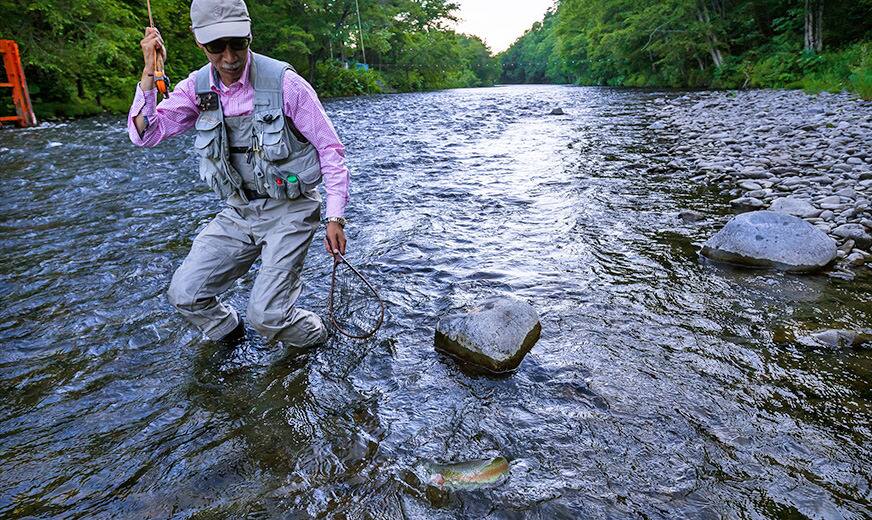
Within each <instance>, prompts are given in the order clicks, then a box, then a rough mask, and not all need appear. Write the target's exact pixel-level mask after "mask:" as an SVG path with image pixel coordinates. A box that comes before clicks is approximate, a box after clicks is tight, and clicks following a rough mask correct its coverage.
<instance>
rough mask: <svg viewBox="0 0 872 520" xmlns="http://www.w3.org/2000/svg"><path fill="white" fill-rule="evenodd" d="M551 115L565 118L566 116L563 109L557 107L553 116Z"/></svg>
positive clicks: (552, 113) (552, 111) (553, 111)
mask: <svg viewBox="0 0 872 520" xmlns="http://www.w3.org/2000/svg"><path fill="white" fill-rule="evenodd" d="M550 115H552V116H563V115H566V113H565V112H564V111H563V109H562V108H560V107H557V108H555V109H553V110H551V114H550Z"/></svg>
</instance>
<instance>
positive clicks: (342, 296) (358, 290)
mask: <svg viewBox="0 0 872 520" xmlns="http://www.w3.org/2000/svg"><path fill="white" fill-rule="evenodd" d="M336 255H337V256H338V257H339V260H338V261H334V262H333V273H332V275H331V276H330V294H329V295H328V297H327V314H328V316H329V317H330V322H331V323H332V324H333V327H335V328H336V331H337V332H339V333H340V334H342V335H343V336H346V337H349V338H352V339H367V338H369V337H371V336H372V335H374V334H375V333H376V332H377V331H378V329H379V328H380V327H381V325H382V323H383V322H384V319H385V302H384V300H382V299H381V297H380V296H379V295H378V291H376V290H375V287H373V286H372V284H371V283H369V280H367V279H366V277H364V276H363V275H362V274H361V273H360V271H358V270H357V269H356V268H355V267H354V266H353V265H351V264H350V263H349V262H348V260H346V259H345V257H344V256H342V253H336Z"/></svg>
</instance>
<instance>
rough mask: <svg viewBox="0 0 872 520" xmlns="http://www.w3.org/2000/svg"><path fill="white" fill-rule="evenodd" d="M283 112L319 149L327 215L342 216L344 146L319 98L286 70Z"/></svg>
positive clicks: (345, 178)
mask: <svg viewBox="0 0 872 520" xmlns="http://www.w3.org/2000/svg"><path fill="white" fill-rule="evenodd" d="M282 91H283V95H284V113H285V115H286V116H288V117H290V118H291V120H293V122H294V125H295V126H296V127H297V130H299V131H300V132H301V133H302V134H303V135H304V136H305V137H306V139H308V140H309V142H311V143H312V145H313V146H314V147H315V149H316V150H318V158H319V159H320V161H321V174H322V175H323V180H324V190H325V191H326V192H327V216H328V217H341V216H343V215H344V214H345V206H346V205H347V204H348V184H349V178H348V177H349V176H348V168H347V167H346V166H345V147H344V146H342V143H341V142H340V141H339V136H338V135H337V134H336V130H335V129H334V128H333V123H331V122H330V118H329V117H327V113H326V112H324V107H323V106H322V105H321V101H320V100H319V99H318V95H317V94H316V93H315V90H314V89H313V88H312V86H311V85H309V83H308V82H307V81H306V80H304V79H303V78H301V77H300V76H299V75H298V74H296V73H294V72H292V71H287V72H285V75H284V77H283V78H282Z"/></svg>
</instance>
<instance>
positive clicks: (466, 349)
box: [435, 298, 542, 372]
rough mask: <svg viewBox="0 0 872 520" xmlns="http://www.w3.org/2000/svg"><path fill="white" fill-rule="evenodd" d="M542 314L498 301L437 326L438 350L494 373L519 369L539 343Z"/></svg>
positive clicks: (511, 301) (508, 301) (516, 302)
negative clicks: (540, 315) (540, 316)
mask: <svg viewBox="0 0 872 520" xmlns="http://www.w3.org/2000/svg"><path fill="white" fill-rule="evenodd" d="M541 331H542V325H541V324H540V323H539V314H538V313H537V312H536V310H535V309H534V308H533V307H532V306H531V305H529V304H528V303H525V302H522V301H519V300H516V299H514V298H495V299H491V300H488V301H486V302H484V303H483V304H482V305H481V306H479V307H478V308H475V309H472V310H470V311H469V312H465V313H460V314H452V315H449V316H445V317H443V318H441V319H440V320H439V321H438V322H437V323H436V339H435V343H436V349H437V350H440V351H442V352H445V353H448V354H450V355H452V356H454V357H456V358H459V359H460V360H462V361H466V362H469V363H472V364H474V365H476V366H479V367H481V368H485V369H487V370H489V371H491V372H509V371H512V370H514V369H515V368H517V367H518V365H519V364H520V363H521V360H523V359H524V356H525V355H527V352H529V351H530V349H531V348H533V345H535V344H536V342H537V341H538V340H539V335H540V333H541Z"/></svg>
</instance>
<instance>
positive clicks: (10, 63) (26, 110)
mask: <svg viewBox="0 0 872 520" xmlns="http://www.w3.org/2000/svg"><path fill="white" fill-rule="evenodd" d="M0 55H2V56H3V66H4V67H5V68H6V82H5V83H0V87H11V88H12V103H14V104H15V113H16V115H14V116H0V125H2V124H3V122H4V121H15V122H16V123H18V125H19V126H35V125H36V116H35V115H34V114H33V107H32V106H31V104H30V94H28V93H27V80H25V79H24V69H22V68H21V57H20V56H19V55H18V44H17V43H15V42H14V41H12V40H0Z"/></svg>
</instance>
